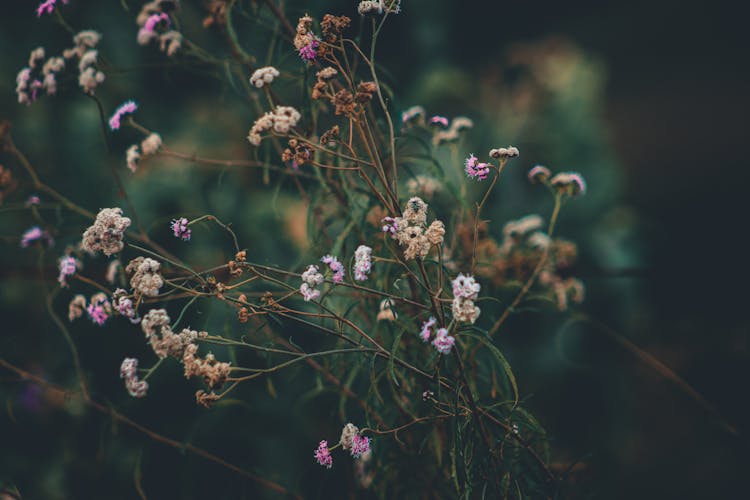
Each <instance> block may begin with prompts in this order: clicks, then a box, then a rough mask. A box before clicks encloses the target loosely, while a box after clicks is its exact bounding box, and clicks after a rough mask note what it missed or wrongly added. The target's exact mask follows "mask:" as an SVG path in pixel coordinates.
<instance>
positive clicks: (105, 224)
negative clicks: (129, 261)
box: [81, 208, 130, 255]
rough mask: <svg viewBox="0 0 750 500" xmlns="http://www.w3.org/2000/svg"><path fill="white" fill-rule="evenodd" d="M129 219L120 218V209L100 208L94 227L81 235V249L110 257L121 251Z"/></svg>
mask: <svg viewBox="0 0 750 500" xmlns="http://www.w3.org/2000/svg"><path fill="white" fill-rule="evenodd" d="M129 226H130V219H129V218H128V217H123V216H122V209H121V208H102V209H101V210H100V211H99V213H98V214H97V215H96V220H95V221H94V225H93V226H91V227H89V228H88V229H86V232H84V233H83V241H82V242H81V248H82V249H83V250H84V251H86V252H89V253H91V254H95V253H96V252H99V251H101V252H103V253H104V255H112V254H114V253H117V252H119V251H120V250H122V248H123V246H124V244H123V242H122V238H123V235H124V234H125V230H126V229H127V228H128V227H129Z"/></svg>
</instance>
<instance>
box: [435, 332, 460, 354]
mask: <svg viewBox="0 0 750 500" xmlns="http://www.w3.org/2000/svg"><path fill="white" fill-rule="evenodd" d="M455 343H456V339H455V338H453V337H452V336H450V335H448V330H447V329H445V328H439V329H438V331H437V333H436V334H435V339H434V340H433V341H432V345H433V346H435V349H436V350H437V352H439V353H440V354H449V353H450V352H451V349H452V348H453V344H455Z"/></svg>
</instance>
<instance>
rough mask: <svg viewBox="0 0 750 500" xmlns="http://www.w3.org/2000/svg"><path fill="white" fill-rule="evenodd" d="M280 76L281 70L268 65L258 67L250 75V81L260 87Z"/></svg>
mask: <svg viewBox="0 0 750 500" xmlns="http://www.w3.org/2000/svg"><path fill="white" fill-rule="evenodd" d="M278 76H279V70H277V69H276V68H274V67H273V66H266V67H264V68H259V69H256V70H255V71H254V72H253V74H252V75H251V76H250V83H251V84H252V85H253V86H255V87H257V88H259V89H260V88H263V87H264V86H266V85H270V84H271V83H273V80H274V79H275V78H276V77H278Z"/></svg>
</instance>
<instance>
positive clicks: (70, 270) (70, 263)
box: [57, 255, 81, 288]
mask: <svg viewBox="0 0 750 500" xmlns="http://www.w3.org/2000/svg"><path fill="white" fill-rule="evenodd" d="M80 266H81V263H80V262H79V261H78V259H76V258H75V257H71V256H70V255H64V256H62V257H60V261H59V264H58V269H59V270H60V274H59V275H58V276H57V281H58V282H60V286H61V287H63V288H66V287H67V286H68V282H67V281H66V279H67V277H68V276H72V275H74V274H75V272H76V271H77V270H78V268H79V267H80Z"/></svg>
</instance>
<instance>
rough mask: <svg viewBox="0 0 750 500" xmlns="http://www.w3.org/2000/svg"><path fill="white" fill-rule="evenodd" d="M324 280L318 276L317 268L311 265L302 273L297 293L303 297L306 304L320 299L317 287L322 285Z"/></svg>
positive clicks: (321, 276)
mask: <svg viewBox="0 0 750 500" xmlns="http://www.w3.org/2000/svg"><path fill="white" fill-rule="evenodd" d="M323 281H325V278H323V275H322V274H320V271H319V270H318V266H316V265H314V264H311V265H310V266H308V268H307V270H306V271H305V272H304V273H302V284H301V285H300V287H299V291H300V293H301V294H302V297H304V299H305V301H306V302H309V301H311V300H313V299H317V298H318V297H320V290H318V288H317V287H318V285H322V284H323Z"/></svg>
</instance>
